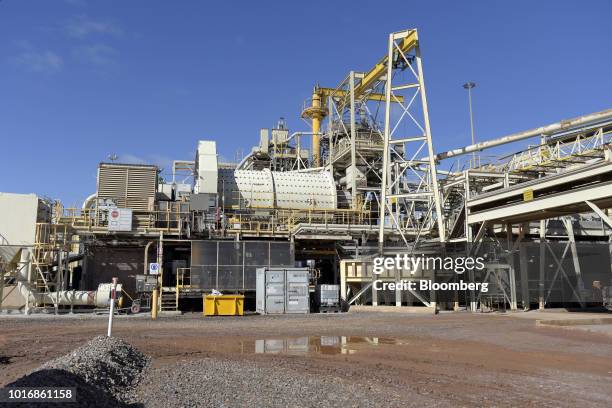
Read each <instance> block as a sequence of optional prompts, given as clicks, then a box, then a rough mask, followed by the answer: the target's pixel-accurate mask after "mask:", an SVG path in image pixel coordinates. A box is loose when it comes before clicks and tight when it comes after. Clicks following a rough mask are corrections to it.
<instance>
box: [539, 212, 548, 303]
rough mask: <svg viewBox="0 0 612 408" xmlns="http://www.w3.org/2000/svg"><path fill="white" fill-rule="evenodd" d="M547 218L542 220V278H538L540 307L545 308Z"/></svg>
mask: <svg viewBox="0 0 612 408" xmlns="http://www.w3.org/2000/svg"><path fill="white" fill-rule="evenodd" d="M545 242H546V220H540V259H539V261H540V278H539V280H538V309H539V310H544V289H545V280H546V248H545V247H544V245H546V244H545Z"/></svg>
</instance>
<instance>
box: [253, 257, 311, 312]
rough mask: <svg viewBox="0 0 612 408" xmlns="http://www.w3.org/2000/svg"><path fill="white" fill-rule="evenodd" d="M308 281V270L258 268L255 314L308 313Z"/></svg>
mask: <svg viewBox="0 0 612 408" xmlns="http://www.w3.org/2000/svg"><path fill="white" fill-rule="evenodd" d="M308 280H309V270H308V268H258V269H257V282H256V311H257V313H259V314H284V313H288V314H291V313H295V314H298V313H301V314H304V313H310V295H309V292H308Z"/></svg>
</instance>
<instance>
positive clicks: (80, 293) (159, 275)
mask: <svg viewBox="0 0 612 408" xmlns="http://www.w3.org/2000/svg"><path fill="white" fill-rule="evenodd" d="M388 49H389V52H388V53H387V55H384V56H383V57H382V58H381V59H380V60H379V61H377V62H376V63H375V65H374V66H373V68H372V69H370V70H369V71H366V72H357V71H349V72H348V74H346V75H345V79H344V80H342V81H341V82H340V83H339V84H338V85H335V87H334V86H330V87H327V88H325V87H321V86H315V87H314V89H313V92H312V97H311V98H309V99H308V100H307V101H305V102H304V109H303V111H302V117H303V118H306V119H307V120H308V121H309V122H310V124H311V129H309V130H308V131H291V130H290V129H288V128H287V126H286V124H285V121H284V120H283V119H281V120H279V121H278V123H277V124H276V126H275V127H274V128H272V129H267V128H263V129H261V130H260V131H259V135H258V136H259V137H254V138H253V139H254V142H255V146H253V148H252V149H251V151H250V153H249V154H247V155H246V156H245V157H244V158H242V159H241V160H240V162H239V163H223V162H221V161H220V160H219V158H218V152H217V145H216V142H215V141H212V140H200V141H199V142H198V144H197V146H193V157H191V158H188V159H182V158H177V159H175V160H174V161H173V164H172V179H171V180H164V179H163V178H162V177H161V176H160V175H159V172H160V169H159V168H158V167H157V166H155V165H144V164H143V165H134V164H124V163H120V162H119V161H115V160H114V161H109V162H102V163H99V164H98V165H97V185H95V186H91V188H92V191H93V192H92V194H91V195H90V196H89V197H87V199H86V200H85V201H84V202H83V204H82V206H81V207H80V208H66V207H64V206H63V205H62V203H61V202H58V201H48V200H45V199H44V198H42V197H38V196H36V195H20V194H11V193H2V195H0V205H1V211H0V217H2V225H3V229H2V239H3V245H2V247H1V250H2V260H3V271H4V272H3V273H4V279H3V281H2V282H1V284H2V286H0V291H1V292H2V293H3V297H2V308H5V309H18V310H21V311H23V313H26V314H28V313H32V312H37V311H40V310H43V309H54V311H55V312H62V311H67V310H73V309H74V308H75V307H77V308H82V307H88V306H89V307H92V308H101V307H107V306H108V303H109V301H108V293H109V291H110V282H111V279H112V278H113V277H116V278H118V281H119V283H120V285H121V286H120V293H121V299H120V300H121V309H126V310H129V311H131V312H133V313H138V312H140V311H142V310H153V312H154V313H156V312H157V311H160V312H166V311H174V312H176V311H181V310H193V309H194V307H197V306H198V305H199V306H200V307H201V304H202V302H201V300H202V297H203V295H204V294H207V293H210V292H211V291H212V290H216V291H220V292H221V293H224V294H240V295H244V296H245V302H246V303H245V306H246V307H247V309H249V308H250V310H255V309H254V298H255V292H256V271H257V269H258V268H268V269H274V268H277V269H286V268H302V269H303V270H304V271H305V272H307V275H308V282H307V283H308V287H309V289H310V290H309V291H310V292H312V294H314V293H315V291H316V288H317V287H318V286H320V285H338V286H337V287H338V290H339V292H340V297H339V302H338V304H337V305H336V306H337V307H338V308H339V309H341V308H345V309H346V308H348V307H350V306H351V305H353V304H358V305H374V306H376V305H394V306H399V307H401V306H424V307H428V308H431V309H432V310H433V311H434V312H435V311H436V310H439V309H443V310H444V309H446V310H452V309H454V310H458V309H459V308H468V309H469V310H472V311H476V310H477V309H480V308H483V307H493V304H495V305H496V306H495V307H497V308H499V307H500V305H501V306H503V307H505V308H508V309H511V310H515V309H517V307H521V308H523V309H525V310H528V309H530V308H534V307H535V308H540V309H544V308H546V307H547V305H553V306H555V307H573V306H582V307H585V306H586V305H587V304H590V303H594V302H602V301H603V305H604V306H610V305H611V304H610V302H612V299H611V296H610V295H611V294H612V292H611V290H612V286H611V284H612V282H611V280H610V277H611V276H612V271H610V270H606V271H598V272H602V273H595V274H592V273H590V272H587V271H583V270H582V269H583V268H584V266H582V265H581V264H580V262H578V261H577V259H578V257H579V256H580V255H579V252H580V249H581V248H584V249H585V250H587V248H588V250H589V251H590V252H592V251H593V250H594V249H596V250H598V251H599V252H600V254H599V256H600V257H599V258H598V257H597V255H594V254H592V253H591V254H590V255H591V258H592V259H590V262H595V263H599V262H601V264H604V265H609V264H610V262H609V254H608V253H607V246H608V242H609V237H610V233H611V228H612V222H611V221H610V218H609V217H608V215H607V214H606V211H607V208H609V207H610V206H611V205H612V184H611V183H612V180H611V179H610V177H611V176H612V162H611V160H612V158H611V157H610V143H611V140H612V109H608V110H604V111H600V112H595V113H588V114H585V115H583V116H580V117H577V118H568V119H564V120H560V121H559V122H556V123H552V124H543V126H541V127H538V128H535V129H531V130H526V131H522V132H518V133H514V134H510V135H505V136H502V137H499V138H495V139H492V140H487V141H483V142H480V143H476V144H473V145H469V146H463V147H458V148H456V149H453V150H450V151H446V152H436V151H435V150H434V144H433V139H432V135H431V131H430V124H429V115H428V105H427V98H426V91H425V82H424V80H423V64H422V58H421V54H420V48H419V38H418V33H417V30H415V29H411V30H405V31H399V32H395V33H392V34H391V35H390V36H389V40H388ZM339 76H341V77H342V74H341V73H340V75H339ZM400 131H401V133H400ZM517 141H529V142H528V143H531V144H527V145H525V146H524V147H522V148H521V149H520V150H518V151H516V152H514V153H512V154H511V155H507V156H506V157H504V158H496V159H495V160H486V161H485V160H481V159H480V158H477V157H478V156H476V155H472V153H474V152H486V151H487V149H490V148H494V147H496V146H500V145H503V144H508V143H511V142H517ZM464 157H468V159H469V160H460V159H461V158H464ZM449 163H450V164H449ZM565 243H567V246H569V249H570V250H569V251H568V250H567V248H565V246H566V245H565ZM529 244H535V245H536V246H539V247H540V250H541V254H540V253H539V254H538V255H539V266H538V265H532V266H531V267H529V266H528V263H533V258H534V256H535V255H534V254H533V253H530V249H529V248H530V246H529ZM585 245H586V246H585ZM560 246H563V248H562V249H561V250H558V247H560ZM547 248H548V249H547ZM593 248H594V249H593ZM509 249H510V250H509ZM425 253H448V254H449V255H452V256H460V254H463V256H468V255H470V254H472V255H474V254H475V255H484V256H486V264H485V267H484V268H481V269H480V270H479V271H476V272H477V273H476V274H474V272H472V274H471V276H470V279H471V280H472V281H473V282H487V283H490V286H491V290H490V291H488V292H487V293H476V292H475V291H471V292H469V293H468V292H466V291H462V292H460V291H455V292H454V293H452V294H451V293H439V294H437V298H436V293H435V291H425V292H424V291H419V290H416V289H415V290H412V289H411V290H408V291H400V290H397V291H389V290H384V291H379V290H377V286H379V285H373V282H374V281H375V280H376V279H381V280H383V281H401V280H415V279H418V278H423V277H434V276H435V279H436V280H438V281H452V280H454V279H455V278H456V277H457V273H454V271H443V270H439V269H440V268H438V270H435V269H431V268H429V269H424V268H420V269H419V270H417V271H416V274H415V271H414V270H413V271H407V270H405V269H401V268H395V269H391V270H386V271H385V272H384V273H382V274H379V275H378V276H377V275H376V274H373V273H372V265H373V262H374V259H375V258H376V257H384V256H395V255H396V254H409V255H410V256H415V255H422V254H425ZM547 259H548V260H547ZM567 260H573V262H571V263H567V262H566V261H567ZM548 262H553V264H552V265H546V264H547V263H548ZM608 269H609V268H608ZM593 282H598V283H596V284H595V285H599V287H596V288H595V289H599V291H597V290H595V291H594V290H593V288H592V285H594V283H593ZM598 293H599V296H598ZM8 294H10V296H9V295H8ZM124 295H125V296H124ZM296 296H297V295H296ZM312 300H313V301H314V300H316V299H312ZM319 301H320V299H319ZM307 303H311V300H310V299H308V300H307ZM315 303H316V302H315ZM340 303H342V304H340ZM316 306H317V305H316V304H314V303H313V310H316Z"/></svg>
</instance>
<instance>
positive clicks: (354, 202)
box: [347, 71, 357, 210]
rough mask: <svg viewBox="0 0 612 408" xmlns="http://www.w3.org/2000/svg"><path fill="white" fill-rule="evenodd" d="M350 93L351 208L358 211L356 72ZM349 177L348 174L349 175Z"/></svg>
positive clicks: (351, 81)
mask: <svg viewBox="0 0 612 408" xmlns="http://www.w3.org/2000/svg"><path fill="white" fill-rule="evenodd" d="M349 91H350V102H351V113H350V118H351V166H350V167H349V168H350V174H351V180H350V185H349V186H350V189H351V203H352V204H351V208H352V209H353V210H356V209H357V130H356V129H355V71H351V72H350V73H349ZM347 176H348V174H347Z"/></svg>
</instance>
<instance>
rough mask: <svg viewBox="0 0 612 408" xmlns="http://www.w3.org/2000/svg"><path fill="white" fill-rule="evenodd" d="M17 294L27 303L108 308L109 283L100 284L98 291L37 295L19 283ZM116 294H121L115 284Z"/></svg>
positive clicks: (34, 291) (119, 287)
mask: <svg viewBox="0 0 612 408" xmlns="http://www.w3.org/2000/svg"><path fill="white" fill-rule="evenodd" d="M17 285H18V290H19V293H21V295H22V296H23V297H24V299H26V300H27V301H28V302H29V303H34V304H46V305H53V304H55V303H56V302H57V304H58V305H61V306H95V307H108V306H110V292H111V286H112V284H111V283H101V284H100V285H98V290H91V291H89V290H62V291H59V292H47V293H39V292H37V291H36V290H34V289H32V288H31V287H30V285H28V284H27V283H26V282H19V283H18V284H17ZM117 293H119V294H120V293H121V284H117Z"/></svg>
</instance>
